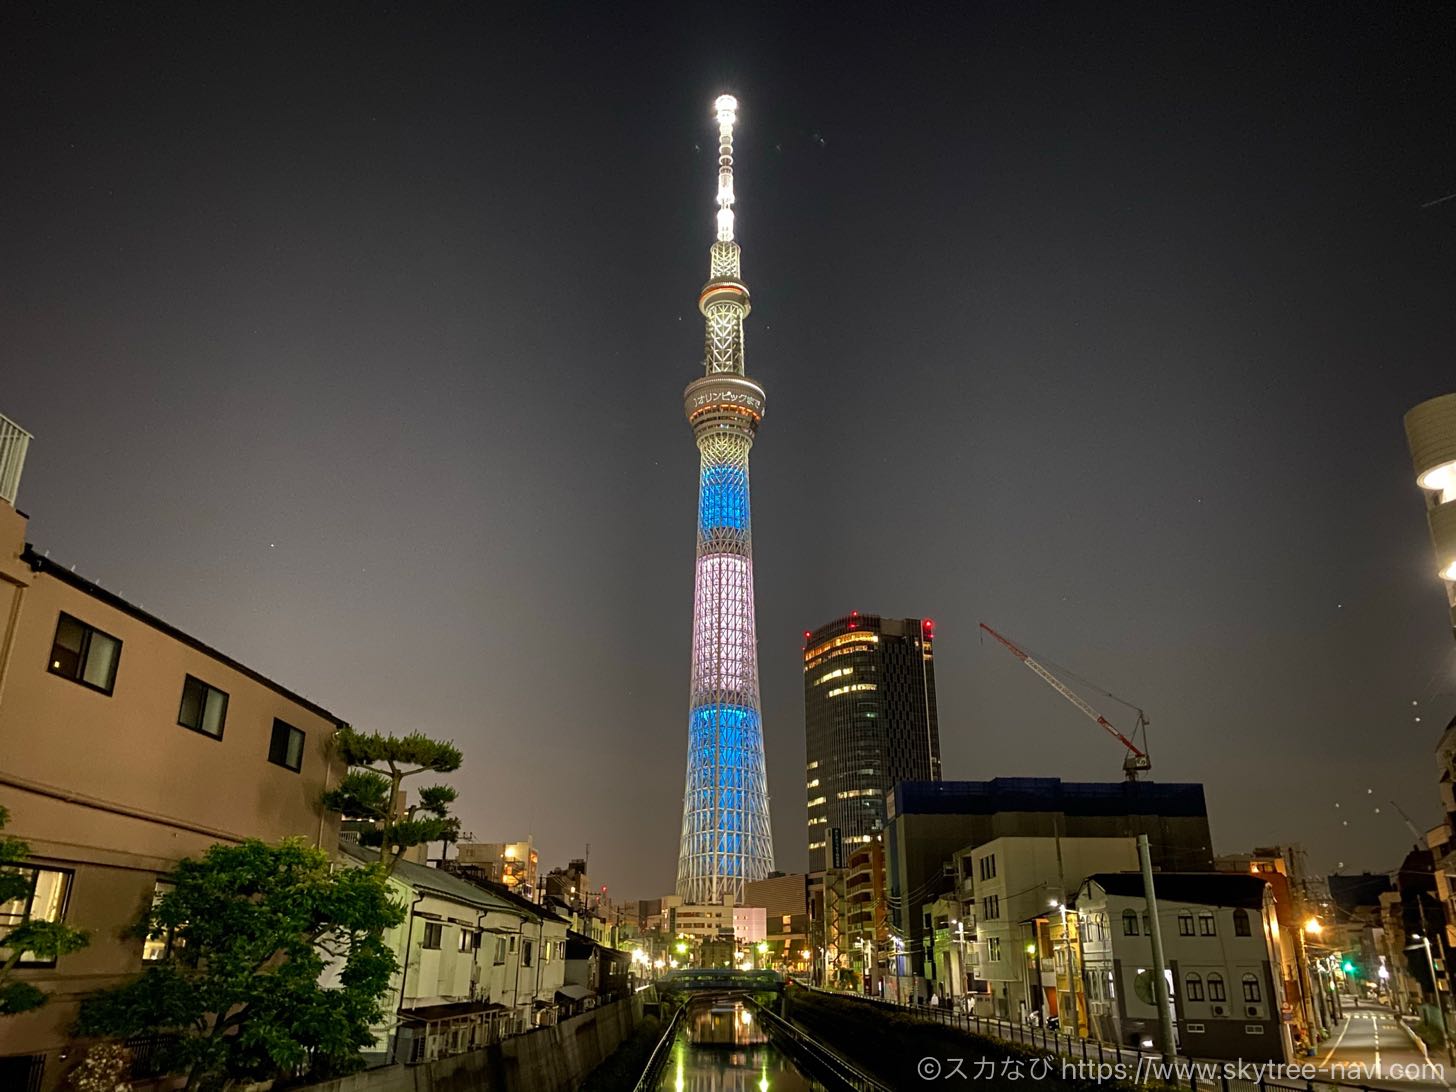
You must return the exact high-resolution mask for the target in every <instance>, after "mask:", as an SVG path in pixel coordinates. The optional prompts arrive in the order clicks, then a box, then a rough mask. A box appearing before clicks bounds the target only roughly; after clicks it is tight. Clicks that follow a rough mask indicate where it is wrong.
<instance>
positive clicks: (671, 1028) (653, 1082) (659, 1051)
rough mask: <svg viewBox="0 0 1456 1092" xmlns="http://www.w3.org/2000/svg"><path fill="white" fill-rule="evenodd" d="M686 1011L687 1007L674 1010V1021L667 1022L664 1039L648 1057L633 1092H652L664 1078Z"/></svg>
mask: <svg viewBox="0 0 1456 1092" xmlns="http://www.w3.org/2000/svg"><path fill="white" fill-rule="evenodd" d="M686 1011H687V1006H686V1005H679V1006H678V1007H677V1008H675V1009H674V1010H673V1012H672V1019H670V1020H669V1021H668V1022H667V1029H666V1030H665V1031H663V1033H662V1037H661V1038H660V1039H658V1040H657V1045H656V1046H655V1047H653V1048H652V1053H651V1054H649V1055H648V1057H647V1068H645V1069H644V1070H642V1076H641V1077H639V1078H638V1079H637V1084H636V1085H635V1086H634V1087H633V1089H632V1092H652V1090H653V1089H654V1088H656V1087H657V1078H658V1077H660V1076H662V1070H663V1068H664V1067H665V1066H666V1065H667V1059H668V1058H669V1057H670V1056H671V1055H672V1043H673V1040H674V1039H676V1038H677V1027H678V1025H679V1024H680V1023H682V1018H683V1013H684V1012H686Z"/></svg>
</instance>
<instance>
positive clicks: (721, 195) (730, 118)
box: [713, 95, 738, 243]
mask: <svg viewBox="0 0 1456 1092" xmlns="http://www.w3.org/2000/svg"><path fill="white" fill-rule="evenodd" d="M713 108H714V109H715V110H717V112H718V241H719V242H720V243H731V242H732V241H733V123H734V121H735V120H736V119H737V116H738V100H737V99H735V98H734V97H733V96H732V95H719V96H718V98H717V101H716V102H714V103H713Z"/></svg>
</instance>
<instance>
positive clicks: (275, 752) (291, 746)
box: [268, 720, 303, 773]
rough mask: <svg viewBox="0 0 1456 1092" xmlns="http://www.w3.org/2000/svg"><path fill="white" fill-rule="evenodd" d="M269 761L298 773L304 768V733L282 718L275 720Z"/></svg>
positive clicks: (269, 747)
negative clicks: (284, 721)
mask: <svg viewBox="0 0 1456 1092" xmlns="http://www.w3.org/2000/svg"><path fill="white" fill-rule="evenodd" d="M268 761H269V762H271V763H273V765H275V766H282V767H283V768H284V769H287V770H292V771H293V772H294V773H297V772H298V771H299V770H300V769H302V768H303V733H302V732H300V731H299V730H298V729H297V728H295V727H294V726H293V725H291V724H285V723H283V721H281V720H275V721H274V722H273V739H272V740H271V741H270V742H269V744H268Z"/></svg>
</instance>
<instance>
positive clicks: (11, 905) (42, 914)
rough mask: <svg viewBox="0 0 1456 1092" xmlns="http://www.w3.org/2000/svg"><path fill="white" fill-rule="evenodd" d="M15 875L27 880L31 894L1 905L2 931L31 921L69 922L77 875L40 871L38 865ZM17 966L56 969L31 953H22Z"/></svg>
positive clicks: (21, 868)
mask: <svg viewBox="0 0 1456 1092" xmlns="http://www.w3.org/2000/svg"><path fill="white" fill-rule="evenodd" d="M14 871H15V872H16V873H18V874H19V875H21V876H24V877H25V878H26V880H27V881H28V882H29V884H30V890H29V891H27V892H26V893H25V894H24V895H20V896H17V897H16V898H13V899H11V900H10V901H9V902H6V903H0V930H4V931H5V932H9V931H10V930H12V929H15V928H16V927H18V926H21V925H24V924H25V923H26V922H28V921H54V922H60V921H65V920H66V902H67V901H68V900H69V899H70V897H71V881H72V879H73V878H74V876H75V873H74V872H72V871H70V870H69V869H65V868H41V867H39V866H37V865H19V866H17V867H16V868H15V869H14ZM17 962H18V964H19V965H20V966H23V967H24V966H29V967H51V966H54V965H55V960H53V959H38V958H36V957H35V956H33V955H31V953H29V952H23V953H22V954H21V956H20V959H19V960H18V961H17Z"/></svg>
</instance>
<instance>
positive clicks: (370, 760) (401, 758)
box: [323, 728, 462, 875]
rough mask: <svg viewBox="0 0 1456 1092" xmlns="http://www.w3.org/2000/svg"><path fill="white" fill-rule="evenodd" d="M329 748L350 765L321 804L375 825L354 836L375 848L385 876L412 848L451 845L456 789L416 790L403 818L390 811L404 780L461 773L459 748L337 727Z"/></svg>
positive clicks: (423, 738)
mask: <svg viewBox="0 0 1456 1092" xmlns="http://www.w3.org/2000/svg"><path fill="white" fill-rule="evenodd" d="M334 743H335V745H336V746H337V747H338V748H339V751H340V753H341V754H342V755H343V757H344V761H345V762H347V763H348V764H349V772H348V773H347V774H345V775H344V779H343V780H342V781H340V782H339V786H338V788H335V789H331V790H329V791H328V792H326V793H324V796H323V805H324V807H326V808H328V809H329V810H330V811H336V812H339V813H340V814H341V815H343V817H344V818H345V819H362V820H364V821H366V822H369V823H373V824H374V826H373V827H372V828H371V829H369V830H366V831H364V832H363V833H362V834H361V835H360V836H359V841H360V843H361V844H362V845H366V846H378V847H379V861H380V864H382V865H383V866H384V871H385V874H386V875H388V874H389V873H391V872H393V871H394V869H395V867H396V866H397V865H398V864H399V860H400V858H401V857H403V856H404V853H405V850H407V849H409V848H410V847H412V846H418V845H425V844H427V843H429V842H453V841H455V839H456V837H457V836H458V835H459V833H460V820H459V819H457V818H456V817H454V816H453V815H451V814H450V805H451V804H453V803H454V802H455V790H454V789H452V788H450V786H448V785H431V786H429V787H428V788H424V789H420V790H419V800H418V802H417V803H415V804H412V805H411V806H410V807H409V808H408V809H407V810H405V811H404V812H403V813H402V814H401V813H399V811H398V810H397V808H396V807H395V801H396V800H397V799H398V798H399V790H400V785H401V784H402V783H403V781H404V780H405V778H407V777H414V776H415V775H417V774H422V773H453V772H454V771H456V770H458V769H459V768H460V763H461V761H462V759H461V755H460V749H459V748H458V747H456V746H455V744H453V743H441V742H440V741H438V740H434V739H430V738H429V737H428V736H423V735H420V734H419V733H418V732H415V733H411V734H410V735H407V736H403V737H401V736H386V735H381V734H380V733H378V732H374V733H372V734H370V735H364V734H362V733H360V732H356V731H354V730H353V729H352V728H341V729H340V730H339V732H338V734H337V735H335V736H334Z"/></svg>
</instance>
